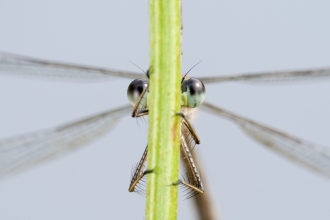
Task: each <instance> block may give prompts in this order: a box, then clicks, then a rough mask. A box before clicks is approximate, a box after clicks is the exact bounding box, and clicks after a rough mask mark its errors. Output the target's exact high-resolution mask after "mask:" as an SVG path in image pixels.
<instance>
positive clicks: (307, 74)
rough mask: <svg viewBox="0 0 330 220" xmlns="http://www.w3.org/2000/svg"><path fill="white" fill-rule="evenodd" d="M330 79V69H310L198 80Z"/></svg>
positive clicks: (205, 81) (280, 80)
mask: <svg viewBox="0 0 330 220" xmlns="http://www.w3.org/2000/svg"><path fill="white" fill-rule="evenodd" d="M329 77H330V68H323V69H310V70H299V71H279V72H267V73H252V74H240V75H234V76H215V77H202V78H198V79H199V80H201V81H202V82H203V83H217V82H233V81H239V82H253V83H259V82H260V83H265V82H274V83H280V82H295V81H301V80H313V79H324V78H329Z"/></svg>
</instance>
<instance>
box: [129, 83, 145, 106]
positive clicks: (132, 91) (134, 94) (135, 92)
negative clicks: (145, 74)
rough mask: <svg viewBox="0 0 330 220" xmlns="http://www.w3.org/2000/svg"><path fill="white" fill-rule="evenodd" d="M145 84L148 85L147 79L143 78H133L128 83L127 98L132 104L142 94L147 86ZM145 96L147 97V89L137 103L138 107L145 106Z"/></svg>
mask: <svg viewBox="0 0 330 220" xmlns="http://www.w3.org/2000/svg"><path fill="white" fill-rule="evenodd" d="M147 86H148V81H147V80H144V79H135V80H133V81H132V82H131V84H129V86H128V88H127V98H128V100H129V101H130V103H131V104H132V105H133V106H134V105H135V103H136V102H137V101H138V100H139V98H140V95H141V94H142V92H143V90H144V89H145V88H147ZM147 97H148V91H147V92H146V93H145V94H144V96H143V98H142V100H141V102H140V104H139V108H146V107H147Z"/></svg>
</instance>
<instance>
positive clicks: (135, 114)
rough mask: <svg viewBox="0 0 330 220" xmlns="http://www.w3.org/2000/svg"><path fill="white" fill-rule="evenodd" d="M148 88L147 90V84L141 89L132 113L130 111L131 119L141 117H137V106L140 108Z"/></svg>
mask: <svg viewBox="0 0 330 220" xmlns="http://www.w3.org/2000/svg"><path fill="white" fill-rule="evenodd" d="M148 88H149V84H148V85H147V86H146V87H145V88H144V89H143V91H142V93H141V95H140V97H139V99H138V101H137V102H136V103H135V105H134V108H133V111H132V117H133V118H136V117H140V116H143V115H140V116H138V114H139V113H140V112H138V113H137V111H138V109H139V106H140V103H141V101H142V99H143V98H144V94H145V93H146V92H147V91H148Z"/></svg>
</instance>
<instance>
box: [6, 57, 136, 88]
mask: <svg viewBox="0 0 330 220" xmlns="http://www.w3.org/2000/svg"><path fill="white" fill-rule="evenodd" d="M0 74H7V75H19V76H35V77H39V78H40V77H41V78H46V79H47V78H53V79H63V80H73V81H83V82H85V81H86V82H91V81H97V80H99V81H100V80H107V79H112V78H113V77H124V78H130V79H136V78H141V76H142V74H139V73H132V72H127V71H117V70H110V69H102V68H95V67H88V66H81V65H75V64H66V63H58V62H52V61H45V60H40V59H34V58H29V57H25V56H21V55H14V54H10V53H4V52H0Z"/></svg>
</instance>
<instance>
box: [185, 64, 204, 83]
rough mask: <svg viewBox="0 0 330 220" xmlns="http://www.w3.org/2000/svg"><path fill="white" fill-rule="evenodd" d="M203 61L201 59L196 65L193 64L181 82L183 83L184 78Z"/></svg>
mask: <svg viewBox="0 0 330 220" xmlns="http://www.w3.org/2000/svg"><path fill="white" fill-rule="evenodd" d="M201 62H202V60H201V61H199V62H198V63H196V64H195V65H193V66H192V67H191V68H190V70H188V72H187V73H186V74H185V75H184V76H183V77H182V80H181V84H182V83H183V80H184V79H185V78H186V76H187V75H188V73H189V72H190V71H191V70H192V69H193V68H194V67H195V66H197V65H198V64H200V63H201Z"/></svg>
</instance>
